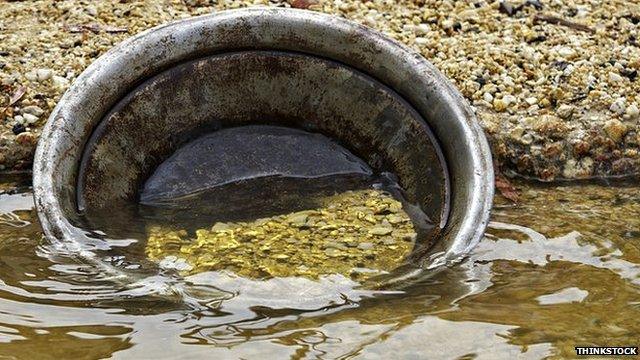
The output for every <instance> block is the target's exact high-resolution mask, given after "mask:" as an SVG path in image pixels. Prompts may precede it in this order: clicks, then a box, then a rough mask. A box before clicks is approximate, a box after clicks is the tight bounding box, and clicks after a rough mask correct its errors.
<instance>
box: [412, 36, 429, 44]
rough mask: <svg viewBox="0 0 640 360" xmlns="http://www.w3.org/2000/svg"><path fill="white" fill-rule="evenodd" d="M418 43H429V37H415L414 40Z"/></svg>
mask: <svg viewBox="0 0 640 360" xmlns="http://www.w3.org/2000/svg"><path fill="white" fill-rule="evenodd" d="M415 42H416V44H418V45H427V44H428V43H429V39H427V38H423V37H417V38H416V40H415Z"/></svg>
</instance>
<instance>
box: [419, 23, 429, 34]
mask: <svg viewBox="0 0 640 360" xmlns="http://www.w3.org/2000/svg"><path fill="white" fill-rule="evenodd" d="M430 30H431V28H430V27H429V25H428V24H419V25H418V26H416V33H417V34H419V35H426V34H427V33H429V31H430Z"/></svg>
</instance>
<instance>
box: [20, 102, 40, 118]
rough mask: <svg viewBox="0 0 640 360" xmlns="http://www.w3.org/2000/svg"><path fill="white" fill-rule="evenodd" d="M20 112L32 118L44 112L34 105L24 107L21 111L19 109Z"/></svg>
mask: <svg viewBox="0 0 640 360" xmlns="http://www.w3.org/2000/svg"><path fill="white" fill-rule="evenodd" d="M20 111H21V112H22V113H23V114H31V115H34V116H40V115H42V114H43V113H44V110H42V109H41V108H40V107H39V106H36V105H30V106H25V107H23V108H22V109H20Z"/></svg>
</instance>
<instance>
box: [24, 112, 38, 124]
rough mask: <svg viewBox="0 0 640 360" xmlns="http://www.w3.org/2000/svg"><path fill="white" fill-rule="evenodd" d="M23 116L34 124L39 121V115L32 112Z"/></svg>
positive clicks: (29, 122) (28, 122)
mask: <svg viewBox="0 0 640 360" xmlns="http://www.w3.org/2000/svg"><path fill="white" fill-rule="evenodd" d="M22 117H23V118H24V121H25V122H26V123H27V124H33V123H35V122H36V121H38V117H37V116H34V115H31V114H23V115H22Z"/></svg>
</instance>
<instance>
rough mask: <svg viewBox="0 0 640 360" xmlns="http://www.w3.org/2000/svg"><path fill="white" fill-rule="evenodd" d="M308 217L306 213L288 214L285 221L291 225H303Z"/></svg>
mask: <svg viewBox="0 0 640 360" xmlns="http://www.w3.org/2000/svg"><path fill="white" fill-rule="evenodd" d="M308 218H309V215H307V214H298V213H296V214H293V215H290V216H289V217H287V220H286V221H287V222H288V223H289V224H291V225H292V226H298V227H300V226H304V225H305V224H306V223H307V219H308Z"/></svg>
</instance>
